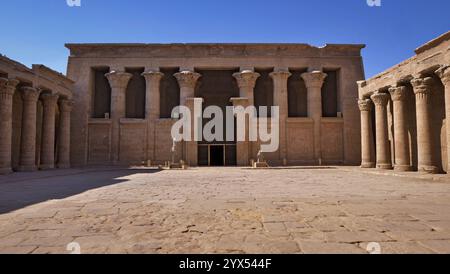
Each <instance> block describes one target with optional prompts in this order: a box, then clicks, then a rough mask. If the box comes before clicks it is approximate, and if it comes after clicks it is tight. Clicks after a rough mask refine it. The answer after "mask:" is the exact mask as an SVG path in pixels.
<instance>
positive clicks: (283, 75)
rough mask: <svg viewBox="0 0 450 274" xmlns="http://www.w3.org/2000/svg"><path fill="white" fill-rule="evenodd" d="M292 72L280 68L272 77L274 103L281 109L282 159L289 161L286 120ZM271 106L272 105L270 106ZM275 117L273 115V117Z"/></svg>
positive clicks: (280, 151) (280, 150)
mask: <svg viewBox="0 0 450 274" xmlns="http://www.w3.org/2000/svg"><path fill="white" fill-rule="evenodd" d="M291 75H292V74H291V73H290V72H289V71H288V70H279V71H275V72H272V73H271V74H270V77H272V79H273V85H274V105H275V106H278V107H279V109H280V117H279V121H278V122H279V124H280V136H279V138H280V149H279V153H280V160H281V161H283V162H284V163H285V162H287V134H286V121H287V118H288V86H287V84H288V78H289V77H290V76H291ZM268 107H270V106H268ZM272 118H273V117H272Z"/></svg>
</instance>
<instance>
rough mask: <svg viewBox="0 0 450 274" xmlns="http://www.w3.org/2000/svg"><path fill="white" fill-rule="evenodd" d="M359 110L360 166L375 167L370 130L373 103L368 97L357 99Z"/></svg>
mask: <svg viewBox="0 0 450 274" xmlns="http://www.w3.org/2000/svg"><path fill="white" fill-rule="evenodd" d="M358 105H359V110H360V111H361V152H362V155H361V158H362V163H361V168H374V167H375V153H374V140H373V133H372V132H373V131H372V111H373V103H372V100H370V99H363V100H359V101H358Z"/></svg>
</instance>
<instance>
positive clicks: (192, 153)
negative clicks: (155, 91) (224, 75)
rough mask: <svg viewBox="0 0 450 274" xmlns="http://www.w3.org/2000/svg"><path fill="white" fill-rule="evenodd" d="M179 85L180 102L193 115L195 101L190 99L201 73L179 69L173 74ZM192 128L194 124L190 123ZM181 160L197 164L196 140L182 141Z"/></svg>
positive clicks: (193, 164) (193, 94)
mask: <svg viewBox="0 0 450 274" xmlns="http://www.w3.org/2000/svg"><path fill="white" fill-rule="evenodd" d="M174 76H175V78H176V79H177V81H178V85H179V86H180V104H181V105H182V106H187V107H189V109H190V110H191V115H192V116H193V115H194V111H193V109H192V108H193V106H194V105H195V104H194V103H195V101H193V100H190V99H194V98H195V86H196V85H197V81H198V79H200V77H201V75H200V74H199V73H196V72H193V71H181V72H178V73H175V74H174ZM191 127H192V129H193V128H194V124H193V123H192V124H191ZM182 144H183V156H182V158H183V160H184V161H186V163H187V164H188V165H192V166H196V165H198V159H197V158H198V146H197V142H196V141H194V140H193V141H186V142H183V143H182Z"/></svg>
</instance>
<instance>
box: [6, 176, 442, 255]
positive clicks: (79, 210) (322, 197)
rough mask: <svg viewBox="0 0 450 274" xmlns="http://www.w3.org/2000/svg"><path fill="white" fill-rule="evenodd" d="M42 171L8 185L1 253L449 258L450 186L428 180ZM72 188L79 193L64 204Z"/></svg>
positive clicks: (73, 194) (69, 196) (384, 177)
mask: <svg viewBox="0 0 450 274" xmlns="http://www.w3.org/2000/svg"><path fill="white" fill-rule="evenodd" d="M65 172H66V174H65ZM40 174H41V173H39V172H37V173H33V174H27V176H25V177H23V180H21V179H20V178H21V174H17V173H16V174H14V177H15V178H14V182H13V183H8V184H0V204H2V207H1V208H0V212H2V213H0V253H8V252H10V253H31V252H33V253H38V254H41V253H44V254H45V253H52V254H53V253H66V252H67V250H66V248H67V244H68V243H70V242H79V244H80V245H81V252H82V253H150V254H153V253H163V254H165V253H182V254H192V253H238V254H239V253H368V252H367V250H366V249H365V246H364V244H367V243H368V242H378V243H380V245H381V247H382V252H384V253H388V254H389V253H394V254H397V253H432V252H436V253H446V252H449V251H448V245H449V241H450V214H448V212H450V184H447V183H435V182H431V181H430V180H429V179H426V178H425V179H424V178H412V177H399V176H390V175H389V173H383V175H380V174H374V173H370V172H369V173H367V172H365V171H362V170H361V169H359V168H352V167H340V168H336V169H324V170H309V169H282V170H281V169H280V170H276V169H269V170H258V171H254V170H247V169H240V168H224V169H212V168H211V169H210V168H195V169H190V170H188V171H186V172H185V171H174V172H164V171H163V172H158V173H139V172H135V171H132V170H126V169H121V170H114V169H105V170H99V171H93V170H90V171H89V172H87V171H83V170H78V171H77V172H74V171H73V170H72V171H71V170H68V171H58V172H57V173H55V174H57V176H56V175H55V176H51V172H47V173H46V176H45V177H41V175H40ZM436 176H439V175H436ZM6 177H7V178H8V177H9V176H6ZM33 177H34V179H33ZM440 180H441V181H445V180H444V179H443V178H441V179H440ZM449 181H450V179H449ZM64 182H66V183H67V182H69V187H72V188H74V189H64V191H69V190H71V193H72V194H70V195H66V196H61V197H58V199H57V200H56V199H54V195H55V193H56V194H58V191H62V190H61V189H59V188H58V187H59V186H60V185H61V184H62V183H64ZM117 182H118V183H117ZM78 184H82V185H89V184H92V185H95V187H93V188H92V189H84V188H83V191H76V190H77V185H78ZM11 197H15V198H14V199H12V198H11ZM18 201H28V203H27V204H26V205H24V204H23V203H20V202H18Z"/></svg>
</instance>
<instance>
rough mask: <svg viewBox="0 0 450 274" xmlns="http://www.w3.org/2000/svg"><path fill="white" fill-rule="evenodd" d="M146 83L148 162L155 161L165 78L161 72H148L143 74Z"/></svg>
mask: <svg viewBox="0 0 450 274" xmlns="http://www.w3.org/2000/svg"><path fill="white" fill-rule="evenodd" d="M142 76H144V77H145V81H146V95H145V100H146V103H145V112H146V118H147V120H148V125H147V128H148V132H147V134H148V147H147V160H155V158H156V155H155V146H156V144H155V135H156V121H157V120H158V119H159V117H160V84H161V79H162V77H163V76H164V74H163V73H161V72H159V71H146V72H144V73H142Z"/></svg>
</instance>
